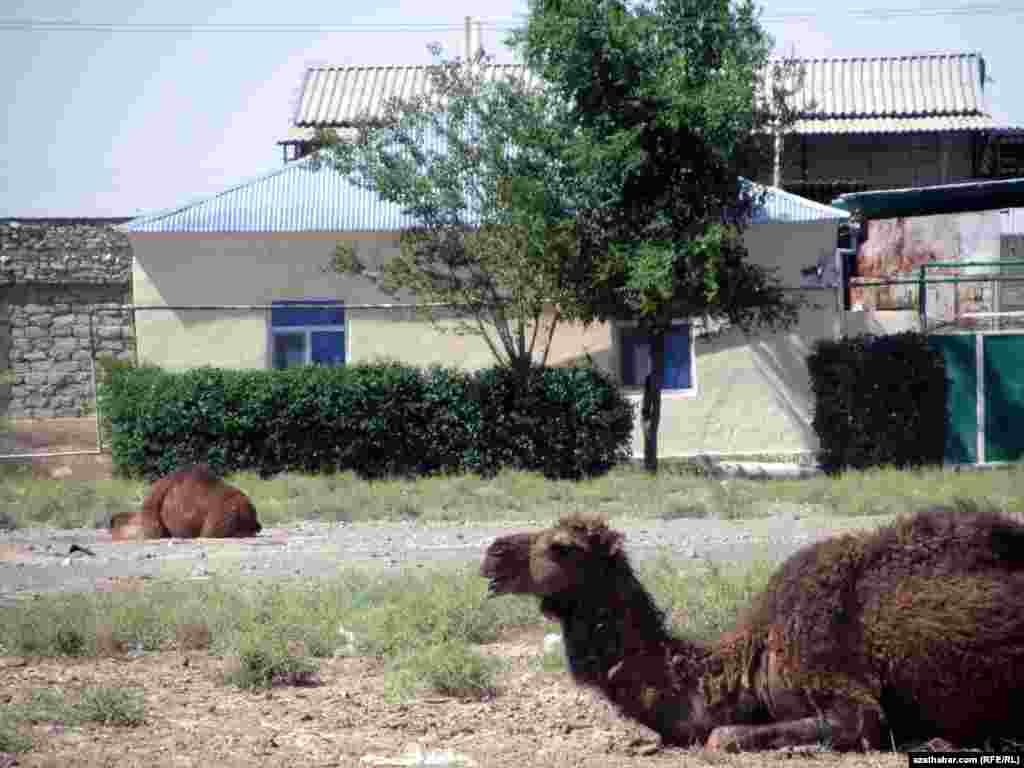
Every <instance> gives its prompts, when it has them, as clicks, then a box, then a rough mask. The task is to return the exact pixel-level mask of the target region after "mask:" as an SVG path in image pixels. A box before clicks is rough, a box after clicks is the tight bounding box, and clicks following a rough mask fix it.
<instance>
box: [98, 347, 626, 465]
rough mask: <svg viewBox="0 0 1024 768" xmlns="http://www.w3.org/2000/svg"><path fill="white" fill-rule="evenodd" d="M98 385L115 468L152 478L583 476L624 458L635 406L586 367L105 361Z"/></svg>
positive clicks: (609, 382) (607, 379) (101, 408)
mask: <svg viewBox="0 0 1024 768" xmlns="http://www.w3.org/2000/svg"><path fill="white" fill-rule="evenodd" d="M102 367H103V375H102V380H101V385H100V390H99V403H100V412H101V415H102V420H103V426H104V429H105V430H106V432H107V435H108V439H109V440H110V444H111V451H112V455H113V460H114V463H115V464H116V466H117V467H118V468H119V470H120V471H122V472H123V473H125V474H128V475H133V476H142V477H146V478H152V477H157V476H160V475H163V474H166V473H168V472H170V471H173V470H174V469H175V468H177V467H180V466H182V465H185V464H188V463H192V462H198V461H205V462H207V463H209V464H210V465H211V466H213V467H214V468H215V469H217V470H219V471H221V472H233V471H240V470H255V471H258V472H259V473H260V474H261V475H263V476H269V475H272V474H275V473H278V472H283V471H293V472H312V473H324V472H334V471H344V470H353V471H355V472H357V473H358V474H359V475H361V476H362V477H365V478H380V477H385V476H391V475H421V474H431V473H439V472H445V473H447V472H456V473H457V472H476V473H480V474H483V475H493V474H494V473H496V472H498V471H499V470H501V469H503V468H510V469H522V470H532V471H539V472H542V473H543V474H544V475H545V476H547V477H551V478H579V477H583V476H588V475H594V474H598V473H601V472H605V471H607V470H608V469H609V468H610V467H611V466H612V465H613V464H615V463H617V462H619V461H622V460H624V459H626V458H628V456H629V453H630V447H629V446H630V442H631V437H632V430H633V406H632V404H631V403H630V402H629V401H628V400H626V399H625V398H624V397H623V396H622V394H621V393H620V391H619V389H618V387H617V386H616V385H615V383H614V382H613V381H612V380H611V379H610V378H608V377H607V376H606V375H605V374H603V373H602V372H600V371H598V370H596V369H593V368H582V367H580V368H540V367H536V368H533V369H532V370H530V372H529V374H528V375H527V376H525V377H524V378H521V377H517V376H516V375H515V373H513V372H512V371H511V370H509V369H507V368H490V369H485V370H482V371H479V372H476V373H466V372H463V371H460V370H457V369H451V368H442V367H439V366H434V367H431V368H428V369H419V368H414V367H410V366H406V365H401V364H398V363H390V362H389V363H373V364H361V365H351V366H345V367H340V368H324V367H316V366H313V367H304V368H293V369H288V370H283V371H260V370H249V371H236V370H225V369H220V368H211V367H204V368H198V369H194V370H190V371H188V372H185V373H170V372H167V371H164V370H162V369H160V368H157V367H154V366H146V365H144V366H140V367H134V366H131V365H128V364H125V363H123V362H118V361H111V360H106V361H104V362H103V366H102Z"/></svg>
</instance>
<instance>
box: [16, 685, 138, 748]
mask: <svg viewBox="0 0 1024 768" xmlns="http://www.w3.org/2000/svg"><path fill="white" fill-rule="evenodd" d="M9 712H10V713H9V715H8V718H7V719H8V723H11V724H13V721H17V720H20V721H23V722H29V723H48V722H53V723H62V724H64V725H67V726H77V725H81V724H82V723H87V722H90V723H99V724H100V725H118V726H129V727H134V726H138V725H142V724H143V723H145V722H146V703H145V700H144V699H143V695H142V691H141V690H139V689H137V688H118V687H114V686H87V687H85V688H84V689H82V691H81V693H80V694H79V695H78V696H77V697H75V698H69V697H67V696H66V695H64V694H63V693H61V691H59V690H57V689H53V688H37V689H34V690H33V691H31V693H30V694H29V696H28V698H27V699H26V700H25V701H24V702H22V703H21V704H18V705H14V706H11V708H10V711H9ZM3 725H4V724H3V718H0V752H3V751H7V750H5V749H4V747H3V741H2V740H3ZM22 744H23V746H25V748H26V749H27V748H28V745H27V744H26V743H25V742H22ZM9 751H17V750H9Z"/></svg>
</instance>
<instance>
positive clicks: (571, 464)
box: [467, 368, 633, 479]
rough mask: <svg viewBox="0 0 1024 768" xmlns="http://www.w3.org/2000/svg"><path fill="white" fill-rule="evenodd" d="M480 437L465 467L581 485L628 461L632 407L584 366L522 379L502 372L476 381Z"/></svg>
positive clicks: (610, 384) (548, 370) (482, 375)
mask: <svg viewBox="0 0 1024 768" xmlns="http://www.w3.org/2000/svg"><path fill="white" fill-rule="evenodd" d="M474 383H475V388H476V391H477V392H479V393H480V395H479V398H478V399H479V407H480V414H481V416H480V425H481V426H480V432H479V434H478V435H477V440H476V444H475V445H474V447H473V451H472V454H471V456H470V458H469V460H468V462H467V465H468V469H470V470H472V471H474V472H478V473H480V474H482V475H485V476H489V475H493V474H494V473H496V472H497V471H498V470H499V469H501V468H506V467H508V468H514V469H523V470H530V471H535V472H540V473H542V474H543V475H544V476H545V477H549V478H559V477H562V478H572V479H579V478H581V477H584V476H587V475H594V474H601V473H604V472H606V471H608V470H609V469H610V468H611V467H612V466H614V465H615V464H617V463H619V462H621V461H623V460H624V459H625V458H627V457H628V452H627V451H628V443H629V440H630V438H631V436H632V431H633V408H632V405H631V404H630V403H629V402H627V401H626V400H625V399H624V398H623V397H622V395H621V394H619V391H618V389H617V387H616V386H615V384H614V383H613V382H612V381H611V380H610V379H609V378H608V377H607V376H605V375H604V374H602V373H600V372H599V371H597V370H595V369H588V368H546V369H544V368H533V369H532V370H531V371H530V375H529V376H528V377H527V378H526V380H525V381H523V380H522V379H520V378H519V376H518V375H516V373H515V372H513V371H510V370H508V369H501V368H492V369H489V370H486V371H483V372H481V373H480V374H479V375H477V376H476V377H475V382H474Z"/></svg>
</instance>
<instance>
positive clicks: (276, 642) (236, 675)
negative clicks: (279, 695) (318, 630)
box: [224, 632, 317, 688]
mask: <svg viewBox="0 0 1024 768" xmlns="http://www.w3.org/2000/svg"><path fill="white" fill-rule="evenodd" d="M224 680H225V682H227V683H230V684H232V685H236V686H238V687H239V688H270V687H272V686H276V685H314V684H316V682H317V665H316V663H314V662H313V661H312V660H311V659H309V658H308V657H307V656H306V649H305V647H304V645H302V643H300V642H296V641H288V640H286V639H285V638H284V637H283V636H282V635H281V634H280V633H274V632H265V633H263V632H254V633H251V634H245V635H242V637H241V638H240V641H239V646H238V652H237V656H235V657H234V658H232V659H231V660H229V663H228V668H227V671H226V672H225V674H224Z"/></svg>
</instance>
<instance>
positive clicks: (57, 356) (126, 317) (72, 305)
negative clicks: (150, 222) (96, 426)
mask: <svg viewBox="0 0 1024 768" xmlns="http://www.w3.org/2000/svg"><path fill="white" fill-rule="evenodd" d="M122 221H125V219H33V220H20V221H9V220H8V221H0V369H4V368H6V369H8V370H10V372H11V373H12V374H13V376H12V378H11V381H10V383H9V384H8V385H6V387H5V388H0V409H4V410H5V411H6V414H7V415H8V416H11V417H15V418H18V417H34V418H48V417H52V416H81V415H83V414H84V413H87V412H89V411H90V410H91V409H92V408H93V404H94V397H93V388H92V360H93V356H94V355H104V354H106V355H113V356H115V357H120V358H131V357H133V356H134V350H135V337H134V332H133V330H132V324H131V313H130V312H127V311H124V310H121V309H119V307H120V305H121V304H126V303H131V264H132V252H131V245H130V244H129V242H128V238H127V237H126V236H125V235H124V234H123V233H121V232H119V231H117V230H116V229H115V228H114V227H115V225H116V224H118V223H120V222H122ZM90 318H91V323H90ZM3 386H4V385H0V387H3Z"/></svg>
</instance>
